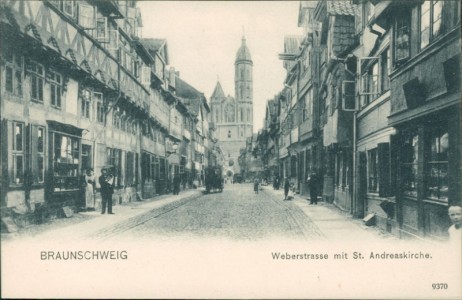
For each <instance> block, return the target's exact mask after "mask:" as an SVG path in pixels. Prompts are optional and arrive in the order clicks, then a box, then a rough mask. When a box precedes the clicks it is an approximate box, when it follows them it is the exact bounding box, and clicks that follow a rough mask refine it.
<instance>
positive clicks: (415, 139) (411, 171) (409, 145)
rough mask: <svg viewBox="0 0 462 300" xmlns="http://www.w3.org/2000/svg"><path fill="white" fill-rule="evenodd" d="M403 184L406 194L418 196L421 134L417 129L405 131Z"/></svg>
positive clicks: (402, 166)
mask: <svg viewBox="0 0 462 300" xmlns="http://www.w3.org/2000/svg"><path fill="white" fill-rule="evenodd" d="M402 156H403V159H402V164H401V174H402V176H401V177H402V178H401V180H402V181H401V184H402V189H403V193H404V195H407V196H412V197H417V162H418V159H419V136H418V135H417V132H415V131H408V132H405V133H404V143H403V147H402Z"/></svg>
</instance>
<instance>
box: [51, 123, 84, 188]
mask: <svg viewBox="0 0 462 300" xmlns="http://www.w3.org/2000/svg"><path fill="white" fill-rule="evenodd" d="M53 143H54V147H53V148H54V155H53V182H54V187H53V190H54V191H55V192H58V191H68V190H78V189H79V188H80V186H79V179H78V175H79V174H78V172H79V171H78V170H79V163H80V160H79V158H80V150H79V149H80V141H79V140H78V139H77V138H74V137H71V136H67V135H62V134H59V133H56V132H55V133H53Z"/></svg>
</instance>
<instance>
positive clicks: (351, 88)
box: [342, 81, 356, 111]
mask: <svg viewBox="0 0 462 300" xmlns="http://www.w3.org/2000/svg"><path fill="white" fill-rule="evenodd" d="M355 86H356V85H355V82H354V81H343V82H342V109H343V110H344V111H356V91H355Z"/></svg>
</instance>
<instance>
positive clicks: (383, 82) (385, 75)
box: [380, 48, 391, 93]
mask: <svg viewBox="0 0 462 300" xmlns="http://www.w3.org/2000/svg"><path fill="white" fill-rule="evenodd" d="M390 70H391V58H390V49H389V48H387V49H385V50H384V51H383V52H382V54H381V55H380V91H381V92H382V93H383V92H386V91H388V90H389V89H390V77H389V75H390Z"/></svg>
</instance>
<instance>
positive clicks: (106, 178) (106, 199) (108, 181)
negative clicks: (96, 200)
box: [98, 169, 114, 215]
mask: <svg viewBox="0 0 462 300" xmlns="http://www.w3.org/2000/svg"><path fill="white" fill-rule="evenodd" d="M98 180H99V185H100V186H101V198H102V202H103V203H102V204H103V205H102V210H101V214H104V213H106V204H107V213H108V214H111V215H113V214H114V213H113V212H112V194H113V193H114V177H112V175H108V174H107V169H102V170H101V176H100V177H99V179H98Z"/></svg>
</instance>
